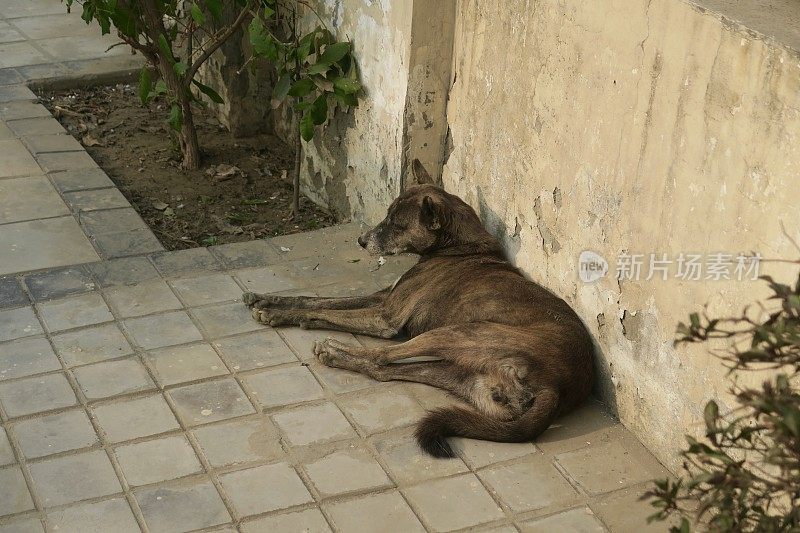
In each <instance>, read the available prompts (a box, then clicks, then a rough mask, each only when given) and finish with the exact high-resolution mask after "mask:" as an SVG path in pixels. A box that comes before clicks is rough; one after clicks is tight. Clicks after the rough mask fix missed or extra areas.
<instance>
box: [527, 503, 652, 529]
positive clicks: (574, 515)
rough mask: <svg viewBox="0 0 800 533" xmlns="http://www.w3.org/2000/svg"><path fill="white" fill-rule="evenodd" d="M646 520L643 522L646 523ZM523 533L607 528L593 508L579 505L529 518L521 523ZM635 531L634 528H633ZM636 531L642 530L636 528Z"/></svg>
mask: <svg viewBox="0 0 800 533" xmlns="http://www.w3.org/2000/svg"><path fill="white" fill-rule="evenodd" d="M644 524H645V522H643V523H642V525H644ZM520 529H521V530H522V531H523V533H535V532H538V533H549V532H551V531H574V532H575V533H603V532H604V531H606V528H605V527H604V526H603V524H602V522H600V521H599V520H598V519H597V517H595V516H594V513H592V510H591V509H589V508H588V507H579V508H577V509H570V510H569V511H562V512H560V513H556V514H554V515H550V516H547V517H545V518H536V519H533V520H528V521H527V522H523V523H522V524H521V525H520ZM631 531H633V530H631ZM635 531H642V530H641V529H638V528H637V529H635Z"/></svg>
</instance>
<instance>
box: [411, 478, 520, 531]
mask: <svg viewBox="0 0 800 533" xmlns="http://www.w3.org/2000/svg"><path fill="white" fill-rule="evenodd" d="M404 493H405V495H406V497H407V498H408V500H409V501H410V502H411V504H412V505H413V506H414V507H415V508H416V509H417V511H418V512H419V514H420V516H421V517H422V519H423V520H424V521H425V522H426V523H427V524H428V525H430V526H431V527H432V528H433V529H434V530H436V531H450V530H453V529H461V528H465V527H470V526H476V525H478V524H483V523H486V522H491V521H492V520H497V519H499V518H503V516H504V515H503V511H501V510H500V508H499V507H498V506H497V504H496V503H495V502H494V500H493V499H492V497H491V496H490V495H489V493H488V492H486V489H484V488H483V485H482V484H481V482H480V481H479V480H478V478H476V477H475V475H474V474H463V475H460V476H456V477H451V478H446V479H437V480H434V481H428V482H426V483H423V484H421V485H416V486H414V487H410V488H407V489H405V490H404Z"/></svg>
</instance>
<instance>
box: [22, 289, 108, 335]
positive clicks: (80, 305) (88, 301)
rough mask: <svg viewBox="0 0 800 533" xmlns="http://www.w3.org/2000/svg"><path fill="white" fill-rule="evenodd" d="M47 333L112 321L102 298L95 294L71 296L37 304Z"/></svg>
mask: <svg viewBox="0 0 800 533" xmlns="http://www.w3.org/2000/svg"><path fill="white" fill-rule="evenodd" d="M37 307H38V309H39V313H40V314H41V315H42V321H43V322H44V325H45V327H47V329H48V330H49V331H63V330H66V329H72V328H78V327H81V326H91V325H93V324H100V323H102V322H109V321H111V320H114V317H113V316H112V315H111V312H110V311H109V310H108V306H107V305H106V303H105V302H104V301H103V298H102V297H101V296H100V295H99V294H97V293H88V294H82V295H80V296H71V297H69V298H62V299H60V300H51V301H49V302H43V303H39V304H37Z"/></svg>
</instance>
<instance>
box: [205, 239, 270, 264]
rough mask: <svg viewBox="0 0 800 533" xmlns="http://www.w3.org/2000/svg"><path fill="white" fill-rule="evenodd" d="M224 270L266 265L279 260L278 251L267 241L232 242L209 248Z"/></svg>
mask: <svg viewBox="0 0 800 533" xmlns="http://www.w3.org/2000/svg"><path fill="white" fill-rule="evenodd" d="M209 250H210V251H211V253H212V254H214V256H216V257H218V258H219V260H220V261H222V264H223V265H225V268H248V267H257V266H262V265H266V264H269V263H273V262H276V261H279V260H280V259H281V257H280V254H279V253H278V251H277V250H276V249H275V247H273V246H272V245H271V244H269V243H268V242H267V241H263V240H255V241H247V242H234V243H230V244H222V245H219V246H212V247H211V248H209Z"/></svg>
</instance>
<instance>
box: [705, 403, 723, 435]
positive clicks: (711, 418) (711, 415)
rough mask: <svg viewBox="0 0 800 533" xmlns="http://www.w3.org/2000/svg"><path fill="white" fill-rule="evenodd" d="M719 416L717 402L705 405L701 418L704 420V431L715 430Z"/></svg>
mask: <svg viewBox="0 0 800 533" xmlns="http://www.w3.org/2000/svg"><path fill="white" fill-rule="evenodd" d="M718 416H719V406H718V405H717V402H715V401H714V400H710V401H709V402H708V403H707V404H706V408H705V410H704V411H703V418H705V422H706V430H707V431H709V432H711V431H714V430H715V429H716V428H717V417H718Z"/></svg>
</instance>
